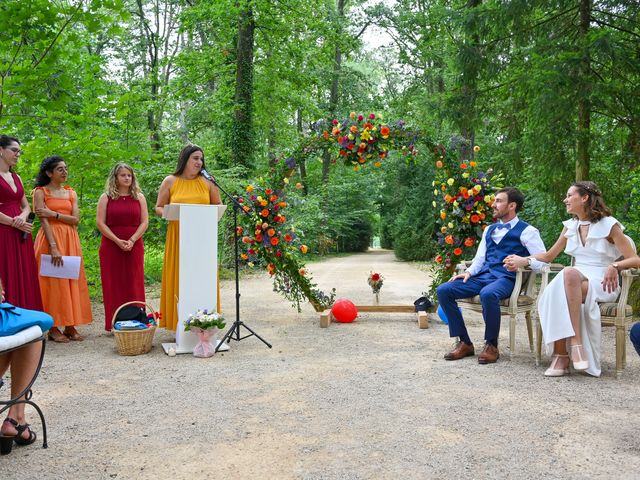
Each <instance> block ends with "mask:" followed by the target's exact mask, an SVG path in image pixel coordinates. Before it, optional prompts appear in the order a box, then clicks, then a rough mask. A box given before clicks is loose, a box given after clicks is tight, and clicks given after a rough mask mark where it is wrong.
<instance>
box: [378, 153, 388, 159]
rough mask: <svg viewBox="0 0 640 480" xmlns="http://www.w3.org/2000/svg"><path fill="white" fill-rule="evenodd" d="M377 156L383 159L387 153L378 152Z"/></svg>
mask: <svg viewBox="0 0 640 480" xmlns="http://www.w3.org/2000/svg"><path fill="white" fill-rule="evenodd" d="M378 156H379V157H380V158H384V157H386V156H387V152H380V153H379V154H378Z"/></svg>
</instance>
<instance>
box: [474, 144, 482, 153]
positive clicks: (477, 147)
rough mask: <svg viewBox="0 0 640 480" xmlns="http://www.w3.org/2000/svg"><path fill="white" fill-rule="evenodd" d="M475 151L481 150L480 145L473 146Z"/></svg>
mask: <svg viewBox="0 0 640 480" xmlns="http://www.w3.org/2000/svg"><path fill="white" fill-rule="evenodd" d="M473 151H474V152H476V153H478V152H479V151H480V147H479V146H478V145H476V146H475V147H473Z"/></svg>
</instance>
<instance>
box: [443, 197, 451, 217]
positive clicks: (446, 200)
mask: <svg viewBox="0 0 640 480" xmlns="http://www.w3.org/2000/svg"><path fill="white" fill-rule="evenodd" d="M451 198H452V197H451V195H449V194H448V193H447V194H446V195H445V196H444V201H445V202H447V203H451ZM443 220H444V218H443Z"/></svg>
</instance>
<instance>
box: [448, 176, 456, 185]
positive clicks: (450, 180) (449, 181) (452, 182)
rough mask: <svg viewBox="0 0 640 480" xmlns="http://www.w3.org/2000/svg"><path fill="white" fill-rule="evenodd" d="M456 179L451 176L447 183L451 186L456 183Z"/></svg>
mask: <svg viewBox="0 0 640 480" xmlns="http://www.w3.org/2000/svg"><path fill="white" fill-rule="evenodd" d="M455 182H456V181H455V180H454V179H453V178H450V179H449V180H447V185H449V186H451V185H453V184H454V183H455Z"/></svg>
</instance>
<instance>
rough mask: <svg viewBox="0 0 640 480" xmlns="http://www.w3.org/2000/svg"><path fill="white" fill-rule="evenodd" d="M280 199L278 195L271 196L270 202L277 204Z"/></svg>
mask: <svg viewBox="0 0 640 480" xmlns="http://www.w3.org/2000/svg"><path fill="white" fill-rule="evenodd" d="M277 199H278V195H271V196H270V197H269V200H271V201H272V202H275V201H276V200H277Z"/></svg>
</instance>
